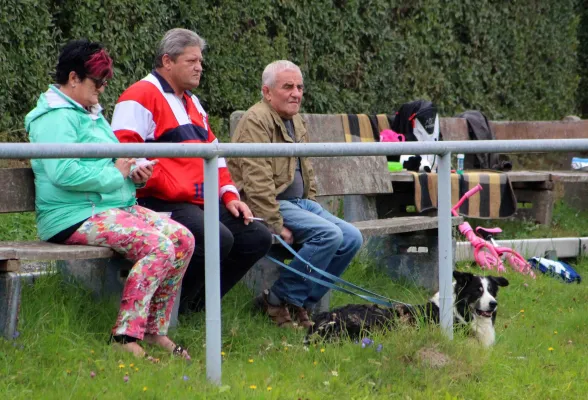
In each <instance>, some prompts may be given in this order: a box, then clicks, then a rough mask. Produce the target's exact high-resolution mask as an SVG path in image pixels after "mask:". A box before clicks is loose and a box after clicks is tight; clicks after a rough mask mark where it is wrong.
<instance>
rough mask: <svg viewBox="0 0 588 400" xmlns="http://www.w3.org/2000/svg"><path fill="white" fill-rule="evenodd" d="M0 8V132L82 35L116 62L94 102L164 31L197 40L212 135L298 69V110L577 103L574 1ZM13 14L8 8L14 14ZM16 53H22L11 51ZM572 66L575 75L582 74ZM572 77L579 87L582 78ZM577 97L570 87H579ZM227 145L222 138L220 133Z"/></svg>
mask: <svg viewBox="0 0 588 400" xmlns="http://www.w3.org/2000/svg"><path fill="white" fill-rule="evenodd" d="M137 4H138V3H137V2H136V1H134V0H111V1H109V2H104V1H101V0H88V1H85V2H79V1H74V0H64V1H59V2H57V1H55V2H51V1H48V0H46V1H41V2H34V4H33V2H32V1H31V0H26V1H15V0H6V1H5V2H3V3H2V5H0V15H1V17H0V22H2V24H0V33H1V34H2V35H1V39H0V50H1V52H0V61H1V62H0V77H1V78H0V83H1V84H0V117H1V121H0V132H1V131H3V130H7V129H22V122H21V121H22V118H23V117H24V115H25V114H26V112H27V111H28V110H29V109H30V108H31V107H33V105H34V99H35V98H36V96H37V95H38V93H39V92H40V91H41V90H43V89H44V87H45V86H46V84H47V83H48V80H49V78H48V75H49V72H50V71H51V69H52V67H53V65H54V63H55V59H56V57H57V53H58V49H59V46H60V45H62V44H63V43H65V42H66V41H67V40H69V39H72V38H79V37H88V38H90V39H92V40H99V41H102V42H103V43H105V44H106V46H107V47H108V48H109V50H110V52H111V55H112V56H113V58H114V59H115V65H116V71H115V78H114V79H113V81H112V85H110V86H109V88H108V90H107V91H106V93H105V95H104V97H103V99H102V104H103V106H104V107H105V108H106V114H107V116H108V115H110V113H111V112H112V108H113V106H114V102H115V101H116V98H117V97H118V96H119V95H120V93H121V92H122V91H123V90H124V88H125V87H127V86H128V85H129V84H131V83H132V82H134V81H136V80H137V79H140V78H141V77H143V76H144V75H145V74H146V73H147V72H148V71H149V70H150V69H151V66H152V59H153V54H154V51H155V46H156V43H157V41H158V40H159V39H160V38H161V36H162V35H163V33H164V32H165V31H166V30H168V29H170V28H172V27H176V26H181V27H185V28H189V29H192V30H195V31H196V32H198V33H199V34H201V35H202V36H203V37H204V38H205V39H206V40H207V42H208V45H209V46H208V50H207V51H206V52H205V54H204V56H205V71H204V78H203V81H202V86H201V87H200V88H199V89H198V90H197V94H198V95H199V97H200V98H201V100H202V102H203V103H204V105H205V108H206V109H207V110H208V112H209V113H210V115H211V116H212V117H213V118H212V122H213V127H214V128H215V129H216V133H217V134H218V135H219V136H221V137H223V136H225V135H226V134H227V131H228V122H227V121H228V117H229V115H230V113H231V112H232V111H234V110H237V109H246V108H248V107H249V106H250V105H251V104H253V103H254V102H256V101H257V100H258V99H259V89H260V78H261V72H262V70H263V68H264V66H265V65H266V64H267V63H269V62H271V61H273V60H276V59H282V58H288V59H291V60H293V61H294V62H296V63H298V64H299V65H300V67H301V69H302V71H303V74H304V76H305V85H306V88H307V91H306V96H305V102H304V105H303V106H304V111H305V112H314V113H340V112H354V113H357V112H368V113H376V112H392V111H393V110H395V109H397V107H398V106H399V105H400V104H402V103H404V102H407V101H410V100H413V99H415V98H428V99H431V100H433V101H434V102H435V103H436V104H437V105H438V106H439V107H440V110H441V113H442V114H443V115H453V114H455V113H458V112H461V111H463V110H465V109H480V110H482V111H484V112H485V113H486V114H487V115H488V116H489V117H490V118H491V119H514V120H524V119H529V120H536V119H560V118H561V117H563V116H564V115H568V114H572V113H575V112H576V111H577V110H578V109H579V106H578V105H579V104H588V100H586V98H587V97H586V96H587V95H585V93H587V92H588V91H586V90H585V89H584V90H582V89H581V88H582V87H585V86H586V83H583V85H584V86H580V87H579V82H580V77H579V74H578V66H580V67H582V68H583V69H582V70H581V73H582V74H583V76H586V75H587V74H588V66H587V65H588V61H587V59H586V57H587V56H586V53H587V52H586V51H583V52H580V53H579V55H577V51H578V44H579V43H580V45H581V46H582V47H581V49H587V48H586V45H587V42H588V39H587V38H586V35H588V34H587V33H586V32H585V30H586V29H584V30H579V31H578V26H579V23H580V20H581V18H582V21H583V22H582V23H583V25H582V26H583V27H584V28H586V27H588V25H587V24H586V22H585V21H586V19H587V18H588V17H586V13H587V12H586V11H585V9H584V8H582V7H580V2H579V1H578V0H561V1H555V0H552V1H541V2H537V1H533V0H521V1H518V2H498V1H492V0H479V1H475V2H474V1H471V0H469V1H462V0H459V1H457V0H427V1H426V2H425V1H418V2H406V1H400V0H392V1H390V0H369V1H366V0H331V1H327V0H299V1H294V0H281V1H277V2H267V1H261V0H251V1H249V2H240V1H236V0H225V1H222V2H221V1H195V0H190V1H180V0H170V1H163V0H149V1H144V2H142V3H141V4H140V6H138V5H137ZM15 10H16V12H15ZM22 49H27V51H22ZM582 71H583V72H582ZM583 82H585V81H583ZM579 88H580V89H579ZM225 137H226V136H225Z"/></svg>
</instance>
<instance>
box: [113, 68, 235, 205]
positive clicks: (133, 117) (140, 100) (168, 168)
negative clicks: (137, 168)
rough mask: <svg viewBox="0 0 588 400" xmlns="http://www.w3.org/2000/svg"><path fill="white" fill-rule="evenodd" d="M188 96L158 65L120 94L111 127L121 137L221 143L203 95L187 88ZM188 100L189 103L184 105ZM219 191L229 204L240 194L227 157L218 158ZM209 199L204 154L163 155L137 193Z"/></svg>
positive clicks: (124, 140)
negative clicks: (200, 98)
mask: <svg viewBox="0 0 588 400" xmlns="http://www.w3.org/2000/svg"><path fill="white" fill-rule="evenodd" d="M183 97H184V102H182V100H180V99H179V98H178V97H177V96H176V95H175V94H174V91H173V89H172V88H171V86H170V85H169V83H167V82H166V80H165V79H163V77H161V75H159V74H158V73H157V72H156V71H153V72H152V73H150V74H149V75H147V76H146V77H145V78H143V79H142V80H140V81H138V82H136V83H134V84H133V85H131V86H130V87H129V88H128V89H127V90H125V91H124V93H123V94H122V95H121V96H120V98H119V99H118V102H117V104H116V107H115V109H114V115H113V116H112V129H113V130H114V133H115V134H116V136H117V137H118V140H119V141H120V142H121V143H143V142H146V143H149V142H153V143H216V142H218V139H217V138H216V137H215V136H214V134H213V133H212V130H211V129H210V126H209V124H208V116H207V114H206V112H205V111H204V109H203V108H202V105H201V104H200V101H198V98H197V97H196V96H195V95H193V94H192V93H190V92H189V91H185V92H184V94H183ZM184 104H185V106H184ZM218 170H219V171H218V172H219V188H220V192H219V196H220V197H221V198H222V200H223V202H224V203H225V204H227V203H228V202H230V201H232V200H236V199H239V191H238V190H237V188H236V187H235V184H234V183H233V181H232V180H231V176H230V174H229V170H228V169H227V165H226V162H225V159H224V158H219V159H218ZM148 196H152V197H156V198H158V199H161V200H166V201H170V202H189V203H195V204H204V160H203V159H201V158H159V163H158V164H156V165H155V167H154V170H153V175H152V176H151V178H150V179H149V180H148V181H147V184H146V185H145V187H144V188H142V189H139V190H137V197H148Z"/></svg>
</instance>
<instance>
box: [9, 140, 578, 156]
mask: <svg viewBox="0 0 588 400" xmlns="http://www.w3.org/2000/svg"><path fill="white" fill-rule="evenodd" d="M565 151H588V139H541V140H471V141H447V142H402V143H296V144H291V143H285V144H262V143H251V144H244V143H210V144H201V143H124V144H97V143H96V144H89V143H85V144H82V143H72V144H64V143H0V158H106V157H113V158H115V157H151V158H154V157H155V158H156V157H195V158H211V157H299V156H310V157H339V156H368V155H401V154H439V155H443V154H447V153H465V154H469V153H529V152H565Z"/></svg>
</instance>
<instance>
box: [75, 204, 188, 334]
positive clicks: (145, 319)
mask: <svg viewBox="0 0 588 400" xmlns="http://www.w3.org/2000/svg"><path fill="white" fill-rule="evenodd" d="M65 243H66V244H83V245H93V246H103V247H110V248H112V249H113V250H114V251H116V252H118V253H120V254H122V255H123V256H124V257H125V258H126V259H127V260H130V261H133V262H134V263H135V264H134V265H133V268H132V269H131V271H130V273H129V276H128V278H127V281H126V283H125V287H124V289H123V293H122V299H121V304H120V310H119V313H118V318H117V320H116V324H115V325H114V327H113V328H112V333H113V335H128V336H132V337H135V338H137V339H139V340H142V339H143V336H144V335H145V334H151V335H167V330H168V327H169V322H170V317H171V311H172V308H173V305H174V301H175V299H176V295H177V292H178V289H179V287H180V284H181V281H182V277H183V276H184V272H185V271H186V268H187V267H188V263H189V262H190V258H191V257H192V253H193V252H194V236H193V235H192V233H190V231H188V229H186V228H185V227H184V226H183V225H180V224H179V223H177V222H175V221H173V220H172V219H170V218H168V217H164V216H161V215H159V214H157V213H156V212H155V211H151V210H149V209H147V208H143V207H140V206H133V207H128V208H124V209H120V208H113V209H110V210H107V211H104V212H101V213H99V214H96V215H94V216H93V217H91V218H89V219H88V220H86V221H85V222H84V223H83V224H82V225H81V226H80V227H79V228H78V230H77V231H76V232H74V234H73V235H71V236H70V237H69V239H67V241H66V242H65Z"/></svg>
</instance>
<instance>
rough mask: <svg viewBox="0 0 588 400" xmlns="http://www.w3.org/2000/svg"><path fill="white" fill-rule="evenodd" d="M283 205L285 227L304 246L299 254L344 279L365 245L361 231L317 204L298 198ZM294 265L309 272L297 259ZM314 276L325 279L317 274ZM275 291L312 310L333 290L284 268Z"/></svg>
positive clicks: (281, 201) (280, 295)
mask: <svg viewBox="0 0 588 400" xmlns="http://www.w3.org/2000/svg"><path fill="white" fill-rule="evenodd" d="M279 203H280V213H281V214H282V218H283V219H284V226H285V227H286V228H288V229H289V230H290V231H292V235H293V236H294V243H295V244H296V245H298V246H301V247H300V249H299V251H298V254H300V256H301V257H302V258H303V259H305V260H307V261H308V262H310V263H311V264H312V265H314V266H315V267H317V268H320V269H322V270H324V271H327V272H329V273H330V274H333V275H335V276H341V274H342V273H343V272H344V271H345V269H346V268H347V266H348V265H349V263H350V262H351V260H352V259H353V257H354V256H355V254H356V253H357V252H358V251H359V249H360V247H361V245H362V242H363V238H362V236H361V233H360V232H359V230H358V229H357V228H356V227H354V226H353V225H351V224H350V223H348V222H345V221H343V220H342V219H340V218H337V217H335V216H334V215H332V214H331V213H329V212H328V211H326V210H325V209H323V208H322V207H321V205H320V204H319V203H317V202H315V201H312V200H307V199H294V200H280V201H279ZM290 266H291V267H292V268H295V269H296V270H298V271H301V272H304V273H305V274H308V273H309V269H308V268H307V266H306V264H304V263H303V262H301V261H300V260H298V259H296V258H294V259H293V260H292V262H291V263H290ZM310 275H311V276H313V277H317V278H321V279H325V278H322V277H321V276H320V275H318V274H317V273H316V272H313V273H312V274H310ZM271 290H272V292H273V293H274V294H275V295H276V296H277V297H278V298H279V299H280V300H282V301H283V302H285V303H289V304H293V305H295V306H302V307H305V308H311V307H312V306H314V305H315V304H316V303H317V302H318V301H319V300H320V299H321V298H322V297H323V296H324V295H325V294H326V293H327V291H328V290H329V289H328V288H326V287H324V286H322V285H319V284H316V283H314V282H312V281H311V280H309V279H304V278H302V277H299V276H298V275H296V274H294V273H293V272H290V271H288V270H286V269H282V270H281V271H280V277H279V278H278V280H277V281H276V282H275V283H274V285H273V286H272V289H271Z"/></svg>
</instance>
